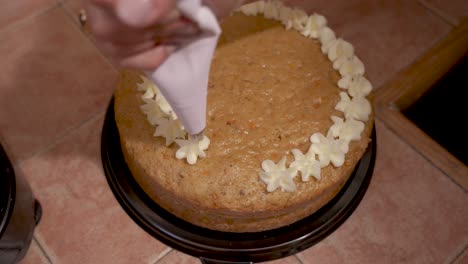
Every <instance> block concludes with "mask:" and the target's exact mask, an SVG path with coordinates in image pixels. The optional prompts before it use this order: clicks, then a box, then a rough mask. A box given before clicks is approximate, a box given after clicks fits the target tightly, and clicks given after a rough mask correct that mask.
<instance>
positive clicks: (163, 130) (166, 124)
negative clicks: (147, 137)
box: [153, 117, 185, 146]
mask: <svg viewBox="0 0 468 264" xmlns="http://www.w3.org/2000/svg"><path fill="white" fill-rule="evenodd" d="M156 124H157V125H158V126H157V127H156V130H155V131H154V134H153V136H155V137H163V138H165V139H166V146H169V145H171V144H172V143H173V142H174V141H175V140H176V139H184V138H185V131H184V127H183V126H182V124H181V123H180V122H179V120H178V119H176V120H174V119H169V118H166V117H163V118H159V119H157V120H156Z"/></svg>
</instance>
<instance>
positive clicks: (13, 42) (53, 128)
mask: <svg viewBox="0 0 468 264" xmlns="http://www.w3.org/2000/svg"><path fill="white" fill-rule="evenodd" d="M0 39H2V41H1V42H0V55H1V56H2V64H1V65H0V83H1V84H2V85H1V86H0V134H2V137H3V138H4V140H5V141H6V143H8V145H9V146H10V150H11V152H12V155H13V156H15V157H17V158H19V159H22V158H25V157H28V156H30V155H31V154H32V153H35V152H37V151H38V150H39V149H41V148H43V147H44V146H47V145H48V144H50V143H51V142H54V141H55V140H56V139H57V138H58V137H60V136H63V135H64V134H65V133H66V132H68V131H69V130H70V129H71V128H73V127H76V126H77V125H79V124H81V123H83V122H84V121H85V120H87V119H89V118H90V117H92V116H93V115H95V114H96V113H97V112H99V111H103V110H104V109H105V106H106V105H107V103H108V101H109V99H110V96H111V94H112V91H113V89H114V87H115V86H114V85H115V80H116V78H117V74H116V71H115V70H114V69H113V68H112V67H111V66H110V65H109V64H108V63H107V62H106V61H105V60H104V59H103V58H102V56H101V55H100V54H99V53H98V51H97V50H96V49H95V47H94V46H93V45H92V44H91V43H90V42H89V40H88V39H87V38H85V37H83V35H82V33H81V32H80V31H79V30H78V29H77V28H76V27H75V26H74V25H73V24H72V23H71V22H70V19H69V18H68V17H67V16H66V15H65V12H64V11H63V9H61V8H56V9H54V10H51V11H49V12H47V13H45V14H43V15H42V16H40V17H39V18H37V19H35V20H34V21H29V22H28V23H27V24H24V25H22V26H21V27H20V28H18V29H15V30H14V31H8V32H4V33H3V34H1V33H0Z"/></svg>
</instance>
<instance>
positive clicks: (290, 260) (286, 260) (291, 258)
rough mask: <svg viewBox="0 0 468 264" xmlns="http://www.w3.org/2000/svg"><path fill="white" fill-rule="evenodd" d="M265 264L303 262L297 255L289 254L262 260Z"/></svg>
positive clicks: (298, 263) (297, 263)
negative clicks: (270, 259)
mask: <svg viewBox="0 0 468 264" xmlns="http://www.w3.org/2000/svg"><path fill="white" fill-rule="evenodd" d="M262 263H265V264H302V263H301V262H300V261H299V259H298V258H297V257H296V256H289V257H286V258H281V259H277V260H272V261H266V262H262Z"/></svg>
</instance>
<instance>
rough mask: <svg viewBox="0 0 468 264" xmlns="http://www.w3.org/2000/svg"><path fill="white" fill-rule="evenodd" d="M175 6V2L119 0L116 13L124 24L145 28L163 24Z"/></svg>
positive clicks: (163, 0) (166, 0)
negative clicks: (159, 23)
mask: <svg viewBox="0 0 468 264" xmlns="http://www.w3.org/2000/svg"><path fill="white" fill-rule="evenodd" d="M175 5H176V1H175V0H117V3H116V6H115V11H116V14H117V17H118V18H119V19H120V20H122V22H123V23H124V24H127V25H129V26H131V27H137V28H144V27H148V26H151V25H154V24H157V23H158V22H163V20H164V19H165V17H166V16H168V14H170V13H172V12H173V10H175Z"/></svg>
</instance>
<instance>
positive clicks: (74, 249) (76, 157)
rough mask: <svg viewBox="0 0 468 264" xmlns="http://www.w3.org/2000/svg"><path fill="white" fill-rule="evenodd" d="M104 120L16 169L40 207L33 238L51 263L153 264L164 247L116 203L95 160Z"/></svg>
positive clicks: (92, 121) (87, 125)
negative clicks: (39, 217) (23, 177)
mask: <svg viewBox="0 0 468 264" xmlns="http://www.w3.org/2000/svg"><path fill="white" fill-rule="evenodd" d="M102 122H103V115H102V114H101V115H99V116H97V117H96V118H94V119H93V120H91V121H90V122H89V123H86V125H85V126H83V127H81V128H80V129H78V130H77V131H76V132H74V133H72V134H71V135H69V136H67V138H66V139H64V141H62V142H61V143H60V144H58V145H57V146H55V147H53V148H51V149H50V150H48V151H46V152H44V153H41V154H40V155H37V156H34V157H32V158H30V159H27V160H25V161H24V162H22V163H21V167H20V169H22V171H23V173H24V174H25V175H26V177H27V178H28V181H29V182H30V184H31V186H32V189H33V192H34V193H35V195H36V197H37V199H38V200H39V201H40V202H41V204H42V207H43V212H44V213H43V216H42V219H41V222H40V224H39V226H38V228H37V232H36V237H37V239H38V241H39V242H40V243H41V244H42V245H43V248H44V249H45V250H46V251H47V252H48V253H49V256H50V258H51V259H52V261H53V262H54V263H67V264H71V263H80V264H81V263H113V264H114V263H123V264H127V263H153V262H154V260H155V259H157V258H158V256H159V254H161V252H163V251H164V250H165V249H166V248H167V246H165V245H163V244H162V243H161V242H159V241H157V240H156V239H154V238H153V237H151V236H150V235H148V234H147V233H146V232H144V231H143V230H142V229H141V228H140V227H139V226H138V225H137V224H136V223H135V222H133V220H131V219H130V217H129V216H128V215H127V214H126V213H125V212H124V210H123V209H122V208H121V207H120V205H119V204H118V203H117V200H116V199H115V197H114V196H113V194H112V192H111V190H110V188H109V186H108V184H107V182H106V179H105V176H104V174H103V169H102V164H101V159H100V137H101V128H102Z"/></svg>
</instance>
